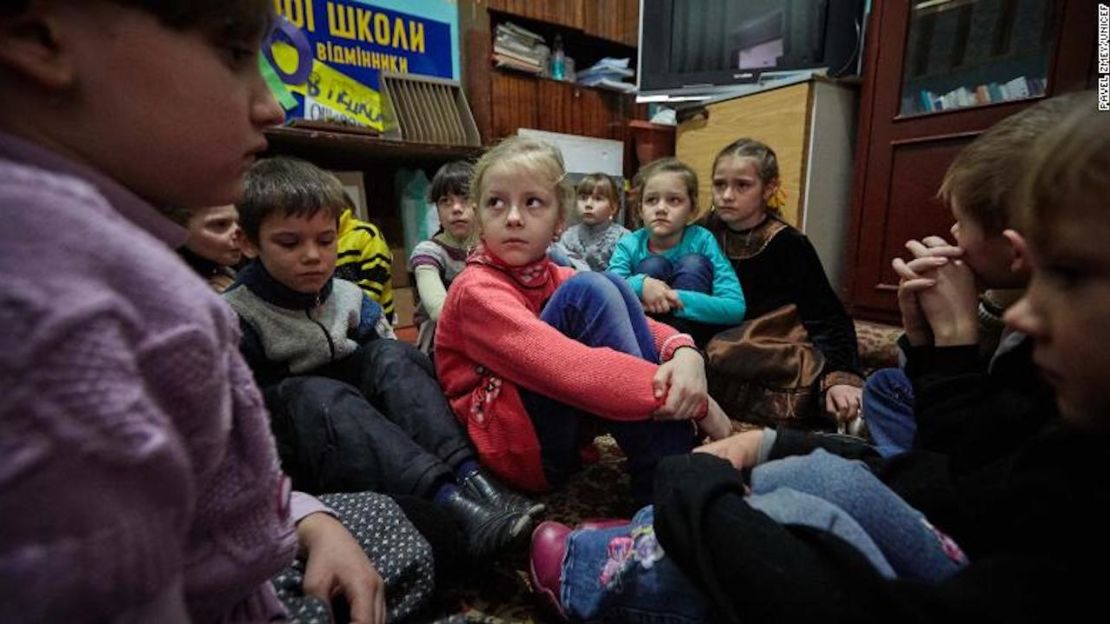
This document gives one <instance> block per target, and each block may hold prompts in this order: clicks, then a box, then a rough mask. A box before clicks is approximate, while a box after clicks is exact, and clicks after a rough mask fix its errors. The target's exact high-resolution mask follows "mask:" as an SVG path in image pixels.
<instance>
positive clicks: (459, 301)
mask: <svg viewBox="0 0 1110 624" xmlns="http://www.w3.org/2000/svg"><path fill="white" fill-rule="evenodd" d="M572 275H574V271H572V270H571V269H567V268H562V267H558V266H556V265H555V264H553V263H551V262H549V261H547V260H546V259H545V260H543V261H542V262H540V263H537V264H536V265H529V267H527V268H525V269H524V270H523V271H522V270H521V269H513V268H509V267H505V266H504V265H501V264H500V263H499V262H498V261H496V260H495V259H493V258H491V257H490V256H488V255H485V254H483V253H481V252H480V251H479V252H477V253H475V254H474V255H473V256H471V258H470V259H469V260H468V262H467V268H466V270H464V271H463V272H462V273H461V274H460V275H459V276H458V277H457V278H455V281H454V282H453V283H452V284H451V289H450V291H449V292H448V293H447V300H446V301H445V302H444V305H443V311H442V313H441V315H440V319H439V324H438V326H437V327H436V357H435V361H436V370H437V373H438V375H439V381H440V384H441V385H442V386H443V390H444V392H445V394H446V395H447V399H448V401H449V402H450V403H451V407H452V408H453V409H454V411H455V415H456V416H457V417H458V418H459V420H460V421H461V422H462V423H463V424H464V425H465V426H466V428H467V432H468V434H469V435H470V439H471V441H472V442H473V443H474V446H475V447H476V448H477V450H478V456H479V458H480V460H481V462H482V464H484V465H485V466H487V467H488V468H489V469H490V470H492V471H493V472H494V473H496V474H497V475H498V476H499V477H501V478H502V479H504V480H505V481H507V482H508V483H511V484H512V485H514V486H516V487H518V488H522V489H526V490H531V491H542V490H545V489H548V484H547V480H546V479H545V478H544V474H543V469H542V468H541V465H540V448H539V441H538V440H537V438H536V433H535V430H534V429H533V428H532V422H531V420H530V419H529V417H528V414H527V412H526V411H525V409H524V405H523V403H522V402H521V399H520V394H519V392H518V388H526V389H528V390H531V391H533V392H536V393H538V394H542V395H544V396H548V397H552V398H554V399H556V400H558V401H561V402H563V403H566V404H567V405H571V406H574V407H576V408H579V409H582V410H584V411H586V412H589V413H591V414H595V415H597V416H600V417H602V418H608V419H612V420H647V419H650V418H651V412H652V411H653V410H654V409H655V408H656V407H657V406H659V405H660V404H661V401H658V400H656V399H655V397H654V393H653V392H652V378H653V377H654V375H655V372H656V370H657V369H658V365H657V364H653V363H651V362H648V361H645V360H642V359H640V358H637V357H634V356H632V355H628V354H625V353H621V352H618V351H614V350H612V349H609V348H593V347H588V346H586V345H584V344H582V343H580V342H577V341H575V340H573V339H571V338H568V337H566V336H564V335H563V334H562V333H560V332H559V330H557V329H555V328H554V327H552V326H551V325H548V324H547V323H545V322H544V321H543V320H541V319H540V318H539V312H540V309H541V307H542V305H543V303H544V302H545V301H547V300H548V298H550V297H551V295H552V294H553V293H554V292H555V289H556V288H558V287H559V285H560V284H562V283H563V282H564V281H566V280H567V279H568V278H569V277H571V276H572ZM648 325H649V326H650V328H651V332H652V334H653V335H654V337H655V345H656V349H657V350H658V351H659V353H660V356H661V358H662V360H663V361H666V360H668V359H670V357H671V355H672V354H673V353H674V350H675V349H677V348H678V347H680V346H693V340H692V339H691V338H690V337H689V336H687V335H685V334H679V333H678V332H677V331H676V330H674V329H673V328H671V327H669V326H667V325H664V324H662V323H656V322H655V321H652V320H651V319H648Z"/></svg>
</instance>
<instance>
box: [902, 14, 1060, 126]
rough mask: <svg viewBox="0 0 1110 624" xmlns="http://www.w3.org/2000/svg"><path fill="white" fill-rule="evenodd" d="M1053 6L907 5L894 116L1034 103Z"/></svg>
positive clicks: (1042, 88) (1045, 70)
mask: <svg viewBox="0 0 1110 624" xmlns="http://www.w3.org/2000/svg"><path fill="white" fill-rule="evenodd" d="M1056 4H1057V2H1055V1H1054V0H911V2H910V11H909V20H910V23H909V30H908V36H907V40H906V48H905V55H904V56H903V67H902V99H901V106H900V109H899V115H900V116H903V117H904V116H911V115H922V114H928V113H934V112H938V111H947V110H952V109H958V108H967V107H971V106H981V105H984V104H994V103H997V102H1009V101H1013V100H1021V99H1026V98H1032V97H1038V96H1042V95H1044V94H1045V93H1046V89H1047V77H1048V74H1049V66H1050V62H1051V60H1052V52H1053V48H1054V45H1055V37H1056V30H1057V24H1056V17H1057V15H1058V14H1059V13H1058V11H1057V8H1058V7H1057V6H1056Z"/></svg>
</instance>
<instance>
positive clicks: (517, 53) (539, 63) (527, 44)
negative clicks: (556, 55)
mask: <svg viewBox="0 0 1110 624" xmlns="http://www.w3.org/2000/svg"><path fill="white" fill-rule="evenodd" d="M550 55H551V49H550V48H548V47H547V46H546V45H544V43H543V37H541V36H539V35H537V34H536V33H534V32H532V31H530V30H527V29H525V28H521V27H520V26H517V25H516V24H513V23H511V22H505V23H504V24H498V25H497V32H496V34H495V36H494V39H493V62H494V64H495V65H496V66H497V67H507V68H509V69H515V70H518V71H522V72H526V73H529V74H536V75H541V74H546V73H547V59H548V57H549V56H550Z"/></svg>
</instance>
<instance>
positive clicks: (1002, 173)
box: [937, 94, 1077, 235]
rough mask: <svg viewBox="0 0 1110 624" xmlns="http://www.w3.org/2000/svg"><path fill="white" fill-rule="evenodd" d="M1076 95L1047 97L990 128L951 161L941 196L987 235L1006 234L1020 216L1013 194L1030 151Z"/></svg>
mask: <svg viewBox="0 0 1110 624" xmlns="http://www.w3.org/2000/svg"><path fill="white" fill-rule="evenodd" d="M1076 97H1077V94H1068V95H1063V96H1059V97H1054V98H1051V99H1048V100H1045V101H1043V102H1041V103H1039V104H1037V105H1035V106H1031V107H1029V108H1027V109H1025V110H1023V111H1021V112H1020V113H1017V114H1014V115H1011V116H1009V117H1007V118H1005V119H1003V120H1002V121H1000V122H998V123H996V124H994V125H993V126H991V127H990V128H988V129H987V131H986V132H984V133H983V134H981V135H979V137H978V138H976V139H975V140H974V141H972V142H971V143H970V144H969V145H968V146H967V147H965V148H963V149H962V150H960V153H959V154H957V155H956V158H955V159H953V160H952V164H950V165H948V171H947V172H945V174H944V179H943V180H942V181H941V183H940V190H938V191H937V197H939V198H940V199H941V200H942V201H943V202H945V203H946V204H948V205H949V206H951V205H952V204H957V205H958V206H959V207H960V211H961V213H963V214H964V215H966V216H967V217H969V218H970V219H972V220H973V221H974V222H975V223H977V224H978V225H979V226H980V227H981V228H983V231H984V233H986V234H995V235H997V234H1001V233H1002V230H1005V229H1006V228H1008V227H1010V226H1011V224H1012V222H1013V221H1014V220H1015V219H1014V217H1015V216H1016V214H1015V211H1014V208H1013V207H1012V204H1013V203H1014V202H1013V199H1014V197H1013V193H1014V189H1016V188H1018V187H1019V186H1021V181H1022V176H1023V175H1024V174H1023V167H1022V165H1023V164H1024V162H1025V158H1026V156H1027V154H1028V152H1029V150H1030V149H1031V148H1032V146H1033V143H1034V141H1035V140H1036V139H1037V137H1039V136H1040V135H1041V134H1042V133H1043V132H1044V131H1045V130H1046V129H1048V128H1050V127H1052V126H1053V125H1054V124H1056V123H1058V122H1059V121H1060V120H1061V119H1062V118H1063V117H1064V116H1065V115H1066V114H1067V111H1069V110H1071V107H1072V105H1073V104H1074V102H1075V100H1076Z"/></svg>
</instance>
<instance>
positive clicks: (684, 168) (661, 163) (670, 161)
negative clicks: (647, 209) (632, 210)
mask: <svg viewBox="0 0 1110 624" xmlns="http://www.w3.org/2000/svg"><path fill="white" fill-rule="evenodd" d="M664 173H674V174H677V175H678V177H679V179H681V180H682V183H683V184H684V185H685V186H686V196H687V197H688V198H689V199H690V216H689V217H687V219H686V223H687V225H689V224H690V223H693V222H695V221H697V220H698V219H700V218H701V217H702V216H703V215H702V209H701V207H700V206H698V174H697V173H696V172H695V171H694V170H693V169H691V168H690V165H687V164H686V163H684V162H682V161H681V160H679V159H677V158H671V157H667V158H660V159H659V160H653V161H652V162H650V163H648V164H647V165H645V166H644V167H642V168H641V169H640V171H639V172H638V173H637V174H636V176H635V177H634V178H633V184H635V185H636V187H637V188H638V189H639V193H638V194H637V197H636V213H637V218H641V217H640V215H639V212H640V208H641V207H642V206H643V205H644V188H645V187H647V183H648V181H650V180H651V179H652V178H654V177H655V176H657V175H661V174H664Z"/></svg>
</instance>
